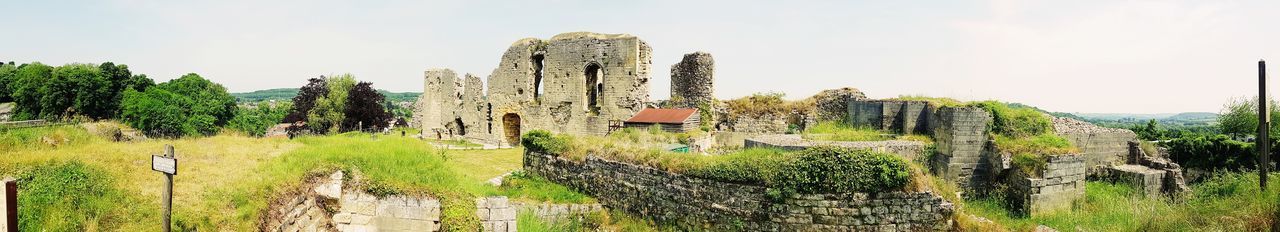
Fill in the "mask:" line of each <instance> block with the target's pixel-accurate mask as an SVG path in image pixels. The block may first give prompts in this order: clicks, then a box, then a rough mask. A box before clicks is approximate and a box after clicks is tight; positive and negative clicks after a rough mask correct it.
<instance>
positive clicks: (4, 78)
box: [0, 63, 18, 102]
mask: <svg viewBox="0 0 1280 232" xmlns="http://www.w3.org/2000/svg"><path fill="white" fill-rule="evenodd" d="M17 75H18V66H13V65H8V64H5V63H0V102H11V101H13V89H12V88H10V86H11V85H13V81H14V79H15V77H16V76H17Z"/></svg>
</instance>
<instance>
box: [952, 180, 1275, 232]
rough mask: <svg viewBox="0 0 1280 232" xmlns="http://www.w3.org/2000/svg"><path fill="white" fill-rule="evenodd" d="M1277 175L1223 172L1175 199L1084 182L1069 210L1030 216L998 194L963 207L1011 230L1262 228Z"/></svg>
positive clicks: (1268, 221) (1267, 225)
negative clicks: (1264, 178)
mask: <svg viewBox="0 0 1280 232" xmlns="http://www.w3.org/2000/svg"><path fill="white" fill-rule="evenodd" d="M1276 178H1280V174H1276V173H1272V174H1271V178H1269V179H1270V180H1272V181H1271V182H1269V184H1268V185H1267V191H1259V189H1258V178H1257V175H1256V174H1252V173H1223V174H1220V175H1218V176H1215V177H1213V178H1211V179H1210V180H1208V181H1206V182H1203V183H1200V184H1194V185H1192V186H1191V191H1190V192H1188V193H1185V194H1184V195H1181V196H1177V197H1175V198H1167V197H1166V198H1149V197H1147V196H1146V195H1145V194H1144V193H1142V192H1140V191H1137V190H1134V189H1133V187H1130V186H1129V185H1125V184H1109V183H1105V182H1088V183H1087V185H1086V189H1088V191H1086V193H1085V198H1084V199H1083V200H1081V201H1080V202H1077V203H1076V204H1075V205H1074V206H1073V207H1072V209H1070V210H1064V211H1057V212H1051V213H1048V214H1044V215H1036V216H1032V217H1029V218H1027V217H1019V216H1013V215H1010V214H1009V213H1008V211H1006V210H1005V208H1004V206H1003V203H1002V202H1003V200H1002V199H999V198H979V199H971V200H968V201H966V204H965V206H966V207H964V210H963V211H965V212H966V213H972V214H974V215H979V216H982V217H985V218H988V219H991V220H994V221H996V222H998V223H1000V224H1001V225H1004V226H1007V227H1009V228H1011V229H1014V230H1018V231H1023V230H1030V229H1031V228H1033V227H1035V226H1036V225H1047V226H1049V227H1052V228H1055V229H1058V230H1084V231H1265V230H1270V229H1271V227H1272V225H1273V224H1275V223H1276V216H1277V214H1276V213H1277V208H1276V205H1275V202H1277V201H1278V200H1280V197H1278V196H1280V186H1277V185H1278V184H1280V181H1275V179H1276Z"/></svg>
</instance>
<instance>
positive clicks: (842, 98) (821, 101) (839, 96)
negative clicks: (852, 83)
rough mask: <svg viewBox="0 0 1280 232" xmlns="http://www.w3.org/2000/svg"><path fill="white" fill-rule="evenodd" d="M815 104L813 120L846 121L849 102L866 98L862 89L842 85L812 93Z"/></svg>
mask: <svg viewBox="0 0 1280 232" xmlns="http://www.w3.org/2000/svg"><path fill="white" fill-rule="evenodd" d="M812 98H813V102H814V105H815V107H814V108H815V110H814V121H836V122H846V123H848V122H847V120H848V118H849V102H852V101H863V100H866V99H867V96H866V95H865V94H862V91H860V90H858V89H855V88H850V87H844V88H839V89H828V90H822V91H821V92H818V94H814V95H813V97H812Z"/></svg>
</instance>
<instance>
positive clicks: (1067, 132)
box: [1050, 116, 1138, 175]
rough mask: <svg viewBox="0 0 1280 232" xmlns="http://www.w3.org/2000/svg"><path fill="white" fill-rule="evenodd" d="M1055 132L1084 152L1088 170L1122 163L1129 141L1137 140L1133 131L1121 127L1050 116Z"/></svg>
mask: <svg viewBox="0 0 1280 232" xmlns="http://www.w3.org/2000/svg"><path fill="white" fill-rule="evenodd" d="M1050 117H1051V118H1052V119H1053V128H1054V131H1056V133H1057V134H1058V135H1060V136H1062V137H1064V138H1066V139H1068V140H1071V143H1072V144H1075V145H1076V147H1077V148H1080V151H1082V152H1083V153H1084V156H1085V159H1086V160H1085V165H1086V166H1087V167H1088V169H1089V174H1091V175H1092V174H1098V173H1099V172H1101V171H1102V170H1103V169H1105V168H1107V167H1110V166H1113V165H1120V164H1124V163H1125V160H1126V159H1127V156H1128V155H1129V142H1130V141H1137V137H1138V136H1137V134H1134V133H1133V131H1129V130H1125V129H1116V128H1107V127H1101V126H1097V125H1093V124H1091V123H1088V122H1083V121H1080V120H1075V119H1070V118H1061V117H1052V116H1050Z"/></svg>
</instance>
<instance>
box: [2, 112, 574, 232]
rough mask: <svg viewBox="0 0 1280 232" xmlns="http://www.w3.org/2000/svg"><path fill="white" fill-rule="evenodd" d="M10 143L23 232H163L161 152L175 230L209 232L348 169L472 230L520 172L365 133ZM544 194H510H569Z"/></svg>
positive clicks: (477, 157) (482, 157)
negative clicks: (504, 181) (311, 180)
mask: <svg viewBox="0 0 1280 232" xmlns="http://www.w3.org/2000/svg"><path fill="white" fill-rule="evenodd" d="M55 136H57V137H64V138H67V139H65V140H62V141H64V142H61V143H59V144H58V145H57V146H50V145H44V144H41V143H38V142H36V143H32V142H29V141H39V139H40V138H43V137H55ZM33 138H34V139H33ZM0 140H2V141H7V142H6V143H8V144H14V145H17V146H10V147H7V148H6V150H5V152H4V153H0V157H3V158H2V159H0V176H14V177H19V183H20V185H21V187H20V188H21V190H20V191H21V192H23V194H22V196H23V198H24V200H23V202H22V203H20V204H21V205H22V206H25V207H21V208H22V209H24V213H23V214H22V215H23V216H22V220H24V221H26V222H28V223H27V224H28V225H35V226H34V227H24V228H41V229H50V230H55V231H64V229H65V230H89V231H94V230H107V231H147V230H157V229H158V228H159V227H160V223H159V221H160V220H159V216H160V215H159V211H160V205H159V204H160V202H159V200H156V199H159V198H160V195H161V191H162V190H163V184H164V182H163V179H164V177H163V175H161V174H159V173H157V172H155V171H152V170H151V169H150V158H151V157H150V156H151V155H152V154H158V153H161V152H162V151H163V150H164V145H165V144H172V145H174V146H175V148H176V149H175V150H176V151H177V157H178V160H179V163H180V165H178V169H179V170H178V175H176V176H174V184H175V186H174V205H175V207H174V221H175V224H177V225H178V226H179V227H180V228H186V229H199V230H219V231H252V230H257V227H256V226H257V223H258V220H259V217H260V215H261V214H262V213H263V212H264V210H265V209H266V208H267V207H269V204H270V202H271V199H272V198H274V197H277V196H279V195H280V194H282V193H284V192H288V191H289V190H292V189H296V188H297V187H298V186H300V185H302V184H303V183H302V182H303V181H304V180H305V179H306V178H307V177H309V176H313V175H325V174H328V173H331V172H332V171H336V170H345V171H347V172H348V173H353V172H358V173H360V175H362V176H363V177H365V178H366V179H365V181H362V182H361V183H358V184H359V185H358V186H357V187H359V188H364V189H365V190H367V191H370V192H373V193H375V194H378V195H382V194H393V193H394V194H408V195H431V196H433V197H437V198H440V199H441V201H442V203H443V204H444V208H443V210H444V218H443V221H444V224H445V227H447V228H448V229H451V230H464V231H474V230H477V229H478V221H477V220H476V218H475V212H474V206H475V203H474V199H475V197H478V196H488V195H502V194H509V191H504V190H500V189H499V188H497V187H494V186H489V185H487V184H485V183H484V181H485V180H488V179H490V178H493V177H496V176H499V175H501V174H503V173H506V172H510V171H513V170H517V169H519V168H520V166H521V162H520V160H521V151H520V150H518V149H503V150H442V149H434V148H433V147H431V146H430V145H429V144H427V143H426V142H424V141H421V140H418V139H412V138H408V137H401V136H400V135H390V136H386V135H370V134H362V133H347V134H341V135H331V136H324V137H301V138H298V139H295V140H288V139H283V138H277V139H264V138H251V137H243V136H235V135H219V136H212V137H200V138H184V139H157V140H148V141H141V142H127V143H126V142H111V141H109V140H107V139H103V138H101V137H98V136H94V135H93V133H91V132H88V131H85V129H82V128H78V127H76V126H59V127H43V128H26V129H15V130H10V131H7V132H6V133H3V134H0ZM536 186H539V187H537V188H526V189H522V190H520V191H519V192H520V194H512V195H514V196H513V197H514V198H515V200H525V199H521V197H523V196H540V195H541V196H557V195H569V194H570V193H571V191H568V190H567V189H566V188H563V187H562V186H556V185H555V184H553V183H549V182H539V183H537V184H536ZM555 187H559V189H556V188H555ZM49 196H53V197H49ZM550 201H553V202H554V201H558V200H556V199H555V198H551V200H550ZM566 201H575V200H573V199H569V200H566ZM580 202H587V200H581V201H580ZM25 210H34V211H32V212H25ZM29 230H37V229H29Z"/></svg>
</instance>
